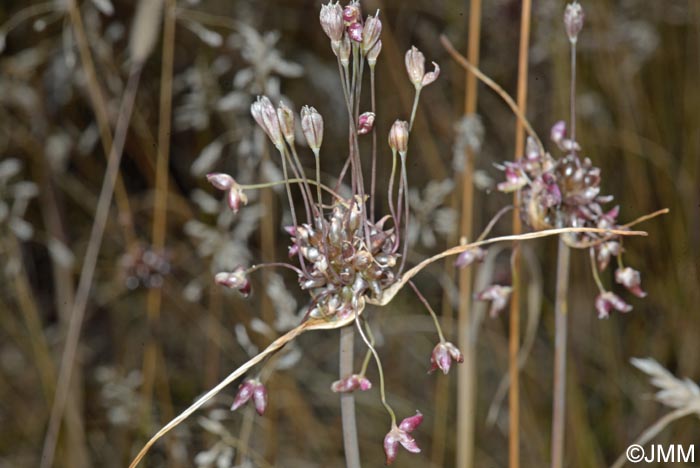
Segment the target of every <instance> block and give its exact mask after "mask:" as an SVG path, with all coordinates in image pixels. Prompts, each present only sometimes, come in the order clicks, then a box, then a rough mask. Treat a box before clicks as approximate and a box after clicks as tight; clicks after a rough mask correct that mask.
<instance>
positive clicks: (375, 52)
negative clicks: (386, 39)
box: [367, 39, 382, 68]
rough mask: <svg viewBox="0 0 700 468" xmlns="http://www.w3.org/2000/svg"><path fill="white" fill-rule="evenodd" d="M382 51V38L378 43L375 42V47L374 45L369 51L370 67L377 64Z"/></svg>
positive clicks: (368, 61)
mask: <svg viewBox="0 0 700 468" xmlns="http://www.w3.org/2000/svg"><path fill="white" fill-rule="evenodd" d="M381 51H382V41H381V39H380V40H378V41H377V43H376V44H374V47H372V48H371V49H370V50H369V52H368V53H367V63H368V64H369V66H370V68H372V67H374V66H375V65H376V64H377V57H379V53H380V52H381Z"/></svg>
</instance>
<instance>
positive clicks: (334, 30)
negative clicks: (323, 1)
mask: <svg viewBox="0 0 700 468" xmlns="http://www.w3.org/2000/svg"><path fill="white" fill-rule="evenodd" d="M319 18H320V21H321V27H322V28H323V32H325V33H326V35H327V36H328V38H329V39H330V40H331V41H333V42H337V41H340V40H341V39H342V38H343V32H344V30H345V25H344V24H343V8H342V7H341V6H340V5H339V4H338V3H335V4H334V3H331V2H328V4H327V5H321V14H320V17H319Z"/></svg>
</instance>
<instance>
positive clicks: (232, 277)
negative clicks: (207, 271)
mask: <svg viewBox="0 0 700 468" xmlns="http://www.w3.org/2000/svg"><path fill="white" fill-rule="evenodd" d="M214 281H215V282H216V283H217V284H220V285H222V286H226V287H227V288H231V289H237V290H238V292H239V293H241V295H242V296H243V297H248V296H249V295H250V292H251V290H252V286H251V284H250V281H249V280H248V276H247V271H246V269H245V268H243V267H240V266H239V267H237V268H236V269H235V270H233V271H232V272H226V271H224V272H221V273H217V274H216V275H215V276H214Z"/></svg>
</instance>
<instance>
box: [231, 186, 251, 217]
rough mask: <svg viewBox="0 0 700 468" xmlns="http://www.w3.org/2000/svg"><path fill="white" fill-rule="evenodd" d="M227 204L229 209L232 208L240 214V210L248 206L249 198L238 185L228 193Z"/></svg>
mask: <svg viewBox="0 0 700 468" xmlns="http://www.w3.org/2000/svg"><path fill="white" fill-rule="evenodd" d="M226 203H227V204H228V207H229V208H231V211H233V212H234V213H238V210H240V209H241V205H247V204H248V196H247V195H246V194H245V193H244V192H243V190H242V189H241V187H240V186H239V185H238V184H236V185H234V186H233V187H231V189H230V190H229V191H228V192H226Z"/></svg>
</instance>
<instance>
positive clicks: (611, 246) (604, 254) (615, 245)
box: [597, 241, 622, 271]
mask: <svg viewBox="0 0 700 468" xmlns="http://www.w3.org/2000/svg"><path fill="white" fill-rule="evenodd" d="M597 250H598V255H597V260H598V269H599V270H600V271H603V270H605V269H606V268H607V267H608V263H610V257H612V256H617V255H619V254H620V252H622V246H620V243H619V242H617V241H609V242H604V243H602V244H600V245H599V246H598V247H597Z"/></svg>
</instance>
